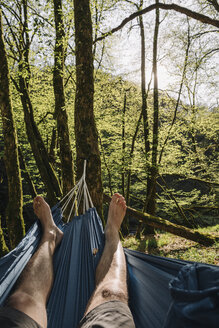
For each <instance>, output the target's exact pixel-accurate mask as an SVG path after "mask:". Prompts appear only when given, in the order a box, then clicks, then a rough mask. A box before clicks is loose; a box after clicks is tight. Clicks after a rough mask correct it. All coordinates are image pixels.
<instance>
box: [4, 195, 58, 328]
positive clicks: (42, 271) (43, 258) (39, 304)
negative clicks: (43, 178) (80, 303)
mask: <svg viewBox="0 0 219 328" xmlns="http://www.w3.org/2000/svg"><path fill="white" fill-rule="evenodd" d="M33 207H34V212H35V214H36V215H37V216H38V218H39V219H40V222H41V225H42V229H43V235H42V239H41V241H40V244H39V247H38V249H37V251H36V253H35V254H34V255H33V256H32V258H31V259H30V261H29V262H28V264H27V266H26V267H25V269H24V271H23V272H22V274H21V277H20V279H19V282H18V286H17V287H16V290H15V292H14V293H13V294H12V295H11V296H10V297H9V299H8V302H7V306H10V307H12V308H15V309H17V310H19V311H21V312H24V313H25V314H27V315H28V316H29V317H31V318H32V319H34V320H35V321H36V322H37V323H38V324H40V325H41V326H42V327H43V328H46V327H47V313H46V302H47V300H48V297H49V294H50V291H51V288H52V284H53V254H54V252H55V248H56V247H57V245H58V244H59V243H60V241H61V239H62V236H63V233H62V232H61V230H59V229H58V228H57V226H56V225H55V223H54V221H53V218H52V215H51V211H50V207H49V205H48V204H47V203H46V202H45V200H44V199H43V198H42V197H40V196H37V197H36V198H35V199H34V202H33Z"/></svg>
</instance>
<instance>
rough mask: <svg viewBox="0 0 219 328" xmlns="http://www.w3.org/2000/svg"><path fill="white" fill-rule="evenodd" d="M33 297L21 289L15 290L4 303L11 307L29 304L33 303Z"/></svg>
mask: <svg viewBox="0 0 219 328" xmlns="http://www.w3.org/2000/svg"><path fill="white" fill-rule="evenodd" d="M34 302H35V301H34V299H33V297H31V296H30V295H28V294H27V293H25V292H23V291H15V292H14V293H13V294H12V295H11V296H10V297H9V298H8V300H7V302H6V305H7V306H9V307H13V308H18V307H20V306H24V307H26V306H30V305H31V304H32V303H34Z"/></svg>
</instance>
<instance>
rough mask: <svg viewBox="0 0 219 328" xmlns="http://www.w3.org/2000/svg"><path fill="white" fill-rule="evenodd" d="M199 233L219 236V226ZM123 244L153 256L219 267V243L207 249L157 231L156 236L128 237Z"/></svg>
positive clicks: (203, 229)
mask: <svg viewBox="0 0 219 328" xmlns="http://www.w3.org/2000/svg"><path fill="white" fill-rule="evenodd" d="M198 231H200V232H202V233H208V234H212V235H216V236H219V224H218V225H215V226H212V227H208V228H200V229H198ZM122 244H123V246H124V247H126V248H130V249H133V250H137V251H140V252H144V253H148V254H152V255H158V256H164V257H170V258H176V259H181V260H186V261H195V262H201V263H209V264H214V265H219V242H216V243H215V244H214V245H213V246H210V247H206V246H203V245H200V244H198V243H196V242H193V241H190V240H186V239H184V238H182V237H178V236H175V235H173V234H170V233H167V232H162V233H161V232H158V231H157V232H156V234H155V236H149V237H143V236H142V237H141V239H137V238H135V237H134V236H128V237H126V238H125V239H124V240H123V241H122Z"/></svg>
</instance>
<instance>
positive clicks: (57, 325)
mask: <svg viewBox="0 0 219 328" xmlns="http://www.w3.org/2000/svg"><path fill="white" fill-rule="evenodd" d="M52 214H53V218H54V221H55V223H56V225H57V226H58V227H59V228H60V229H61V230H62V231H63V232H64V237H63V240H62V242H61V244H60V246H59V248H58V249H57V251H56V253H55V256H54V274H55V279H54V285H53V289H52V292H51V295H50V298H49V301H48V304H47V312H48V328H76V327H77V325H78V323H79V321H80V319H81V318H82V316H83V313H84V310H85V308H86V305H87V302H88V300H89V298H90V296H91V294H92V292H93V290H94V287H95V284H94V282H95V271H96V266H97V264H98V261H99V259H100V256H101V254H102V251H103V247H104V233H103V229H102V224H101V220H100V218H99V216H98V214H97V212H96V209H95V208H91V209H89V210H88V211H87V212H86V213H85V214H84V215H81V216H77V217H74V219H73V220H72V221H71V222H70V223H67V224H64V223H63V221H62V213H61V210H60V209H59V207H58V206H55V207H54V208H53V209H52ZM40 238H41V228H40V224H39V222H36V223H35V224H34V225H33V226H32V227H31V228H30V230H29V232H28V233H27V234H26V236H25V237H24V238H23V240H22V241H21V242H20V244H19V245H18V246H17V247H16V248H15V249H14V250H13V251H11V252H10V253H9V254H7V255H6V256H4V257H3V258H1V259H0V305H1V306H3V305H4V302H5V300H6V299H7V297H8V295H9V294H10V292H11V290H12V288H13V287H14V285H15V283H16V281H17V279H18V277H19V276H20V274H21V272H22V271H23V269H24V267H25V265H26V264H27V263H28V261H29V259H30V258H31V256H32V255H33V254H34V252H35V250H36V248H37V246H38V244H39V241H40ZM94 249H95V250H98V252H97V253H96V252H94ZM125 255H126V259H127V265H128V284H129V296H130V308H131V311H132V313H133V317H134V320H135V324H136V327H137V328H145V327H148V328H152V327H153V328H161V327H163V328H167V327H170V328H173V327H188V328H190V327H193V328H195V327H212V328H216V327H218V322H219V267H217V266H213V265H204V264H197V263H192V262H186V261H181V260H174V259H168V258H162V257H157V256H151V255H147V254H143V253H140V252H136V251H131V250H128V249H125Z"/></svg>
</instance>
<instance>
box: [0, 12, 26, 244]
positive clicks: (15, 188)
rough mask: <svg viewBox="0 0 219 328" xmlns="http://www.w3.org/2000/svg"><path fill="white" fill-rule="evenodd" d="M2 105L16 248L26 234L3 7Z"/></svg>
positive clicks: (0, 44) (9, 214) (12, 236)
mask: <svg viewBox="0 0 219 328" xmlns="http://www.w3.org/2000/svg"><path fill="white" fill-rule="evenodd" d="M0 58H1V60H0V86H1V90H0V107H1V115H2V121H3V136H4V159H5V166H6V172H7V178H8V196H9V203H8V208H7V214H6V215H7V227H8V233H9V239H10V245H11V247H12V248H14V247H15V246H16V245H17V244H18V243H19V242H20V240H21V239H22V237H23V236H24V234H25V227H24V219H23V212H22V211H23V193H22V182H21V172H20V166H19V159H18V143H17V133H16V128H15V123H14V117H13V109H12V102H11V94H10V85H9V69H8V62H7V54H6V49H5V44H4V37H3V27H2V12H1V8H0Z"/></svg>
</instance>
